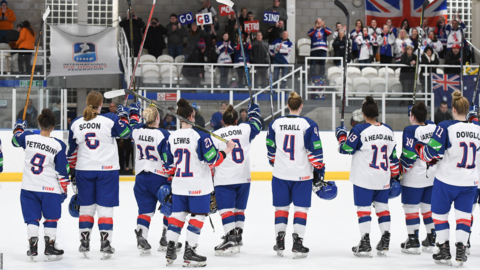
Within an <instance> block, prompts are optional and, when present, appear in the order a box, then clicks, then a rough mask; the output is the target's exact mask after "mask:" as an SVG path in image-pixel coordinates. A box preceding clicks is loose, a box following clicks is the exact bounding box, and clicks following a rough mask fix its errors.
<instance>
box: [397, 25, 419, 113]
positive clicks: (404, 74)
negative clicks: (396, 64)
mask: <svg viewBox="0 0 480 270" xmlns="http://www.w3.org/2000/svg"><path fill="white" fill-rule="evenodd" d="M402 32H405V29H402V30H400V35H402ZM416 60H417V56H416V55H415V54H414V53H413V47H412V46H411V45H407V47H406V48H405V52H404V53H403V54H402V57H401V58H400V64H404V65H407V66H406V67H401V68H400V78H399V79H400V83H401V84H402V89H403V92H404V93H405V92H412V89H413V87H414V85H413V84H414V81H415V61H416ZM406 97H410V96H406ZM403 105H405V101H403V100H402V101H401V102H400V106H403Z"/></svg>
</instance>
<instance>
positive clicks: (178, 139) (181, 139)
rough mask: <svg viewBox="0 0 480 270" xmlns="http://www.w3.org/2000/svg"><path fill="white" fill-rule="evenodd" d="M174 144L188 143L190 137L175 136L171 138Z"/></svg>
mask: <svg viewBox="0 0 480 270" xmlns="http://www.w3.org/2000/svg"><path fill="white" fill-rule="evenodd" d="M173 143H174V144H189V143H190V138H175V139H173Z"/></svg>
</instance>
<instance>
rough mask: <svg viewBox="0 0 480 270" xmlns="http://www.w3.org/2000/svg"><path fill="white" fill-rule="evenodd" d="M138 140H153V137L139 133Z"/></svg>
mask: <svg viewBox="0 0 480 270" xmlns="http://www.w3.org/2000/svg"><path fill="white" fill-rule="evenodd" d="M138 140H139V141H144V142H153V137H152V136H145V135H140V136H138Z"/></svg>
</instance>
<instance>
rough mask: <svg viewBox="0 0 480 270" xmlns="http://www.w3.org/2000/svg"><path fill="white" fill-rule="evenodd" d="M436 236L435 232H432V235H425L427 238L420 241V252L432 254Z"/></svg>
mask: <svg viewBox="0 0 480 270" xmlns="http://www.w3.org/2000/svg"><path fill="white" fill-rule="evenodd" d="M435 241H436V235H435V230H432V233H428V234H427V238H425V240H423V241H422V250H423V252H426V253H433V249H434V248H435Z"/></svg>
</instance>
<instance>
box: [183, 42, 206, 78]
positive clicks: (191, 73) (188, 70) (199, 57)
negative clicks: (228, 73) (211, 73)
mask: <svg viewBox="0 0 480 270" xmlns="http://www.w3.org/2000/svg"><path fill="white" fill-rule="evenodd" d="M206 48H207V46H206V44H205V40H204V39H203V38H201V39H200V41H199V42H198V45H197V48H195V49H194V50H193V51H192V52H191V53H190V55H189V56H188V58H185V63H197V64H202V63H203V64H204V63H205V51H206ZM182 75H183V76H185V78H187V80H189V81H190V83H191V87H198V86H199V85H200V83H201V81H202V80H203V78H205V69H204V67H203V66H188V65H185V66H183V68H182Z"/></svg>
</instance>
